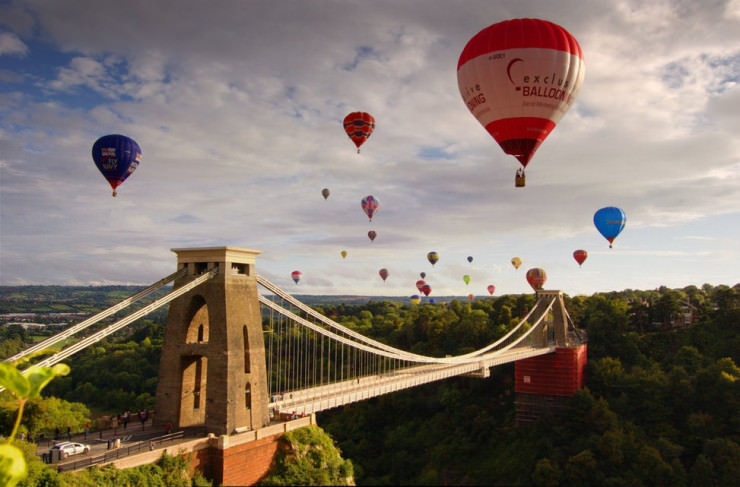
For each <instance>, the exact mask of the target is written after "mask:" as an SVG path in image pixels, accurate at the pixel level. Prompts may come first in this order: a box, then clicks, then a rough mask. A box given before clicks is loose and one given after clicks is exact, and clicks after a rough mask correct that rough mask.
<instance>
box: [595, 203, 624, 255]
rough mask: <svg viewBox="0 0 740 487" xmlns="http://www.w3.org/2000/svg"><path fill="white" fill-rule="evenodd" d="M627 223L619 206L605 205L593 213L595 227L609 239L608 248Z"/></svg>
mask: <svg viewBox="0 0 740 487" xmlns="http://www.w3.org/2000/svg"><path fill="white" fill-rule="evenodd" d="M625 223H627V215H626V214H625V213H624V211H622V210H621V209H620V208H616V207H614V206H607V207H605V208H602V209H600V210H598V211H597V212H596V213H594V225H596V229H597V230H598V231H599V233H601V235H603V236H604V238H605V239H607V240H608V241H609V248H612V243H613V242H614V239H615V238H617V235H619V233H620V232H621V231H622V229H623V228H624V224H625Z"/></svg>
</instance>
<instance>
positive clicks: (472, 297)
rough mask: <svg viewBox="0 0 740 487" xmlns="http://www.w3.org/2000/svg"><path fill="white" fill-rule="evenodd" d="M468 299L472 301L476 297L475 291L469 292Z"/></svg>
mask: <svg viewBox="0 0 740 487" xmlns="http://www.w3.org/2000/svg"><path fill="white" fill-rule="evenodd" d="M468 299H469V300H471V301H472V300H473V299H475V295H474V294H473V293H470V294H468Z"/></svg>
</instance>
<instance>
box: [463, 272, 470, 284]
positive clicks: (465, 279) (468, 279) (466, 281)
mask: <svg viewBox="0 0 740 487" xmlns="http://www.w3.org/2000/svg"><path fill="white" fill-rule="evenodd" d="M463 281H465V285H466V286H467V285H468V284H470V276H469V275H467V274H465V275H464V276H463Z"/></svg>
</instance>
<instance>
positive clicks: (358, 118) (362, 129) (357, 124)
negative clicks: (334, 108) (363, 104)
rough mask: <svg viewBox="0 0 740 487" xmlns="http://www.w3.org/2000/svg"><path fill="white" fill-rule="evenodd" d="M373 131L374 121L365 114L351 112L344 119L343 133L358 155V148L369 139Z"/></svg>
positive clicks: (370, 116)
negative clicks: (353, 145)
mask: <svg viewBox="0 0 740 487" xmlns="http://www.w3.org/2000/svg"><path fill="white" fill-rule="evenodd" d="M373 130H375V119H374V118H373V116H372V115H370V114H369V113H367V112H352V113H350V114H349V115H347V116H346V117H344V131H345V132H347V135H348V136H349V138H350V139H352V142H354V143H355V145H356V146H357V153H358V154H359V153H360V146H361V145H362V144H364V143H365V141H366V140H367V139H368V138H370V135H371V134H372V133H373Z"/></svg>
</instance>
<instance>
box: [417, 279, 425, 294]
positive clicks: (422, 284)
mask: <svg viewBox="0 0 740 487" xmlns="http://www.w3.org/2000/svg"><path fill="white" fill-rule="evenodd" d="M424 284H426V281H424V280H423V279H419V280H418V281H416V289H418V290H419V291H421V288H423V287H424Z"/></svg>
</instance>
